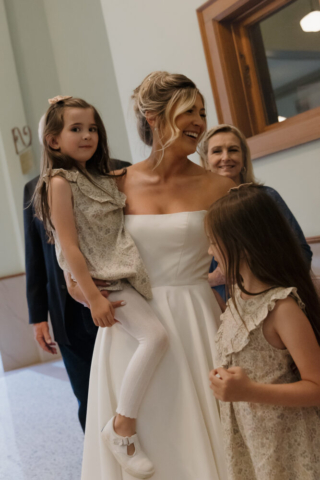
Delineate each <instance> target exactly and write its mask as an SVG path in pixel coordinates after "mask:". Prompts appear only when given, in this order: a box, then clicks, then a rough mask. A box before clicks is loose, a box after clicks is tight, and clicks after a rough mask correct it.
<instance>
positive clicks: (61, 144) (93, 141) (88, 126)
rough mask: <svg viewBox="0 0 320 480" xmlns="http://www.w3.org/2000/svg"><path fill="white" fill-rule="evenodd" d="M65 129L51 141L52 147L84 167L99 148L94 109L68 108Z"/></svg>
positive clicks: (65, 116)
mask: <svg viewBox="0 0 320 480" xmlns="http://www.w3.org/2000/svg"><path fill="white" fill-rule="evenodd" d="M63 120H64V127H63V129H62V131H61V133H60V134H59V135H57V136H56V137H54V138H53V139H52V141H51V147H52V148H54V149H56V150H60V152H61V153H64V154H65V155H68V156H69V157H71V158H73V159H74V160H76V161H77V162H79V164H81V165H82V166H83V167H85V165H86V162H87V161H88V160H90V158H91V157H92V156H93V155H94V153H95V151H96V150H97V147H98V142H99V134H98V127H97V125H96V123H95V119H94V112H93V110H92V108H71V107H67V108H66V109H65V111H64V114H63Z"/></svg>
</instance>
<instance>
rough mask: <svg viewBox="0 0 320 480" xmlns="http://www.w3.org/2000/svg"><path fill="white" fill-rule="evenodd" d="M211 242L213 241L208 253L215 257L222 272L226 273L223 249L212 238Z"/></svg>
mask: <svg viewBox="0 0 320 480" xmlns="http://www.w3.org/2000/svg"><path fill="white" fill-rule="evenodd" d="M210 242H212V243H210V246H209V249H208V253H209V255H211V257H214V259H215V261H216V262H217V263H218V265H219V268H220V270H221V272H222V273H223V274H224V275H225V274H226V265H225V262H224V259H223V255H222V253H221V250H220V248H219V247H218V245H217V244H216V243H213V241H212V240H210Z"/></svg>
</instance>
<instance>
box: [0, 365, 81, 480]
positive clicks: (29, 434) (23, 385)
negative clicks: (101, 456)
mask: <svg viewBox="0 0 320 480" xmlns="http://www.w3.org/2000/svg"><path fill="white" fill-rule="evenodd" d="M0 364H1V362H0ZM77 406H78V405H77V401H76V399H75V397H74V395H73V393H72V390H71V386H70V383H69V380H68V377H67V374H66V371H65V369H64V366H63V363H62V361H58V362H50V363H45V364H39V365H34V366H32V367H29V368H24V369H20V370H13V371H11V372H7V373H4V372H3V371H1V369H0V480H57V479H59V480H80V476H81V458H82V448H83V433H82V430H81V428H80V424H79V422H78V417H77Z"/></svg>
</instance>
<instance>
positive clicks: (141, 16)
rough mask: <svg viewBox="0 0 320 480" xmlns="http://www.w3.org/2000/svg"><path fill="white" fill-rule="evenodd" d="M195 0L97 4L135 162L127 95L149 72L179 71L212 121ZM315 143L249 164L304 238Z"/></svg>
mask: <svg viewBox="0 0 320 480" xmlns="http://www.w3.org/2000/svg"><path fill="white" fill-rule="evenodd" d="M202 3H203V2H201V1H199V0H162V1H161V2H159V1H158V0H135V1H134V2H133V1H132V0H122V1H121V2H116V1H114V0H101V4H102V9H103V13H104V19H105V23H106V26H107V32H108V36H109V42H110V48H111V53H112V57H113V62H114V68H115V74H116V78H117V82H118V88H119V93H120V99H121V104H122V109H123V112H124V116H125V120H126V126H127V131H128V136H129V142H130V148H131V152H132V156H133V160H134V161H135V162H137V161H139V160H142V159H143V157H144V156H145V155H146V149H145V148H144V147H143V146H142V143H141V142H140V141H139V139H138V135H137V133H136V128H135V121H134V117H133V115H132V106H131V104H130V95H131V93H132V90H133V89H134V88H135V87H136V86H137V85H139V83H140V82H141V80H142V79H143V78H144V77H145V76H146V75H147V74H148V73H150V72H151V71H153V70H168V71H170V72H177V73H184V74H185V75H187V76H190V78H192V80H194V81H195V83H196V84H197V86H198V87H199V89H200V90H201V92H202V93H203V94H204V96H205V99H206V101H207V113H208V126H209V127H210V126H213V125H215V124H216V123H217V117H216V110H215V107H214V102H213V95H212V91H211V87H210V83H209V76H208V71H207V66H206V62H205V57H204V52H203V47H202V42H201V37H200V32H199V26H198V21H197V16H196V9H197V8H198V7H199V6H200V5H201V4H202ZM319 156H320V141H316V142H312V143H309V144H306V145H302V146H300V147H298V148H296V149H291V150H287V151H285V152H281V153H279V154H275V155H271V156H269V157H268V158H265V159H260V160H257V161H255V162H254V168H255V173H256V175H257V177H258V178H259V179H260V180H261V181H263V182H265V183H266V184H267V185H270V186H272V187H275V188H276V189H277V190H278V191H279V192H280V194H281V195H283V197H284V199H285V200H286V202H287V203H288V205H289V207H290V208H291V209H292V211H293V213H294V214H295V215H296V217H297V219H298V221H299V222H300V224H301V226H302V228H303V230H304V232H305V234H306V235H307V236H313V235H320V215H319V205H320V188H319V186H318V182H319V178H320V161H319Z"/></svg>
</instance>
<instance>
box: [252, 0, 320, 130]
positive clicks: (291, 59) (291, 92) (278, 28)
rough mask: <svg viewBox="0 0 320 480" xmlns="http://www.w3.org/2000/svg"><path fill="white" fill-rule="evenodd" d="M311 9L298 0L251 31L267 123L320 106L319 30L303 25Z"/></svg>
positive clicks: (313, 5)
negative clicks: (301, 22) (304, 28)
mask: <svg viewBox="0 0 320 480" xmlns="http://www.w3.org/2000/svg"><path fill="white" fill-rule="evenodd" d="M316 3H317V4H318V9H319V2H318V1H316ZM312 8H316V5H315V3H313V2H312V1H311V2H310V0H297V1H295V2H293V3H291V4H290V5H289V6H286V7H284V8H283V9H282V10H280V11H277V12H276V13H275V14H273V15H271V16H270V17H268V18H267V19H265V20H263V21H262V22H260V23H259V24H256V25H255V26H254V27H252V29H251V31H250V37H251V44H252V48H253V53H254V57H255V62H256V67H257V71H258V76H259V82H260V86H261V90H262V92H263V99H264V106H265V116H266V121H267V123H268V124H272V123H275V122H278V121H283V120H284V119H286V118H289V117H293V116H295V115H297V114H299V113H302V112H305V111H307V110H310V109H312V108H316V107H319V106H320V32H316V33H315V32H304V31H303V30H302V29H301V26H300V20H301V19H302V18H303V17H304V16H305V15H307V14H308V13H310V11H311V9H312Z"/></svg>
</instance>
